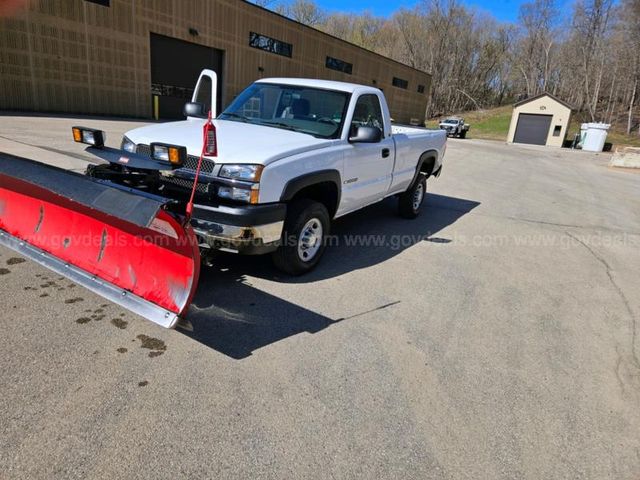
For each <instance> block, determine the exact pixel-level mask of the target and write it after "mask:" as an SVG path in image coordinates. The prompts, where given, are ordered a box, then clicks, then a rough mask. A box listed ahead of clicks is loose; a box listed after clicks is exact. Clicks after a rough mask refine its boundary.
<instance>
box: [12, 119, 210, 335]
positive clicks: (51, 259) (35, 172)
mask: <svg viewBox="0 0 640 480" xmlns="http://www.w3.org/2000/svg"><path fill="white" fill-rule="evenodd" d="M75 135H76V132H75V131H74V136H75ZM105 148H106V147H105ZM132 160H135V158H132ZM138 173H139V172H138ZM188 205H189V204H188V203H187V204H186V205H185V202H184V201H176V200H172V199H167V198H163V197H161V196H158V195H155V194H151V193H146V192H142V191H139V190H135V189H132V188H128V187H127V186H124V185H118V184H115V183H112V182H107V181H104V180H100V179H96V178H91V177H89V176H85V175H80V174H77V173H73V172H69V171H66V170H62V169H60V168H56V167H52V166H49V165H45V164H42V163H39V162H34V161H31V160H27V159H24V158H20V157H15V156H12V155H8V154H3V153H0V244H1V245H4V246H6V247H9V248H11V249H13V250H15V251H16V252H18V253H20V254H22V255H24V256H26V257H28V258H31V259H32V260H34V261H36V262H38V263H40V264H42V265H44V266H46V267H48V268H50V269H51V270H54V271H55V272H57V273H59V274H60V275H63V276H65V277H67V278H69V279H70V280H72V281H74V282H76V283H78V284H81V285H83V286H85V287H86V288H88V289H90V290H92V291H94V292H96V293H98V294H99V295H102V296H103V297H105V298H107V299H109V300H111V301H113V302H115V303H117V304H119V305H121V306H123V307H125V308H127V309H129V310H131V311H133V312H135V313H137V314H139V315H141V316H143V317H145V318H147V319H148V320H151V321H152V322H154V323H157V324H159V325H161V326H163V327H167V328H172V327H174V326H175V325H176V323H177V322H178V319H179V317H180V316H181V315H183V314H184V313H185V312H186V310H187V308H188V306H189V304H190V302H191V299H192V298H193V295H194V293H195V290H196V287H197V284H198V275H199V271H200V252H199V248H198V241H197V239H196V236H195V234H194V232H193V230H192V228H191V226H190V224H189V221H188V215H186V214H185V212H187V211H188Z"/></svg>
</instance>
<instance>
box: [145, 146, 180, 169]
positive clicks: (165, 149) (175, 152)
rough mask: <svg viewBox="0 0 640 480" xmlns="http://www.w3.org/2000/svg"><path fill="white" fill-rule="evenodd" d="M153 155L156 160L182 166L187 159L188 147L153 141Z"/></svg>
mask: <svg viewBox="0 0 640 480" xmlns="http://www.w3.org/2000/svg"><path fill="white" fill-rule="evenodd" d="M151 156H152V157H153V158H154V160H160V161H162V162H169V163H171V165H173V166H175V167H181V166H182V165H184V162H185V161H186V160H187V148H186V147H181V146H179V145H168V144H166V143H152V144H151Z"/></svg>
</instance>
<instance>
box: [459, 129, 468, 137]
mask: <svg viewBox="0 0 640 480" xmlns="http://www.w3.org/2000/svg"><path fill="white" fill-rule="evenodd" d="M466 136H467V131H466V130H463V131H461V132H460V138H465V137H466Z"/></svg>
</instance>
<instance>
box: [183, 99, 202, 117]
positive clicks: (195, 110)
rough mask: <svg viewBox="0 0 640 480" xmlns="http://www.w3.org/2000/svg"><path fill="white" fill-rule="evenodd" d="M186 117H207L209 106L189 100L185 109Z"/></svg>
mask: <svg viewBox="0 0 640 480" xmlns="http://www.w3.org/2000/svg"><path fill="white" fill-rule="evenodd" d="M183 113H184V116H185V117H197V118H207V107H206V106H205V104H204V103H200V102H187V103H185V104H184V110H183Z"/></svg>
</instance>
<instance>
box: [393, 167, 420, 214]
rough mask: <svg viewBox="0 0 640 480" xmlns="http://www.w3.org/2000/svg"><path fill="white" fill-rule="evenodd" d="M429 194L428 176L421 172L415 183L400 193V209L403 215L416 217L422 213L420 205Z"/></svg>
mask: <svg viewBox="0 0 640 480" xmlns="http://www.w3.org/2000/svg"><path fill="white" fill-rule="evenodd" d="M426 194H427V176H426V175H424V174H422V173H420V174H419V175H418V178H416V180H415V182H413V185H411V186H410V187H409V189H408V190H407V191H406V192H404V193H403V194H402V195H400V199H399V202H398V211H399V213H400V216H401V217H404V218H416V217H417V216H418V215H420V207H422V202H423V201H424V197H425V196H426Z"/></svg>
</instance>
